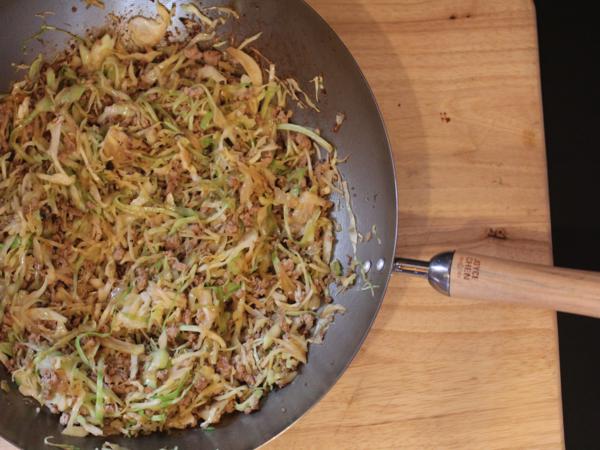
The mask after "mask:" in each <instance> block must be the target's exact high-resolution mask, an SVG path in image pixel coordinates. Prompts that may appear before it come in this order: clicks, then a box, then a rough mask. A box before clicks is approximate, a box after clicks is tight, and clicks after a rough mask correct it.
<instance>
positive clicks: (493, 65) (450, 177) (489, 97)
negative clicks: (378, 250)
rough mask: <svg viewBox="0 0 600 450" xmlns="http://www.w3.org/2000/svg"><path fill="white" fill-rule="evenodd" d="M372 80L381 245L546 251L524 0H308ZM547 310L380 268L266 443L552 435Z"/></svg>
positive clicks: (492, 444)
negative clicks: (387, 205)
mask: <svg viewBox="0 0 600 450" xmlns="http://www.w3.org/2000/svg"><path fill="white" fill-rule="evenodd" d="M309 3H310V4H311V5H312V6H313V7H314V8H315V9H316V10H317V11H318V12H319V13H320V14H321V15H322V16H323V17H324V18H325V19H326V20H327V22H329V24H330V25H331V26H332V27H333V28H334V29H335V31H336V32H337V33H338V34H339V35H340V36H341V38H342V39H343V40H344V42H345V43H346V44H347V45H348V47H349V48H350V51H351V52H352V54H353V55H354V56H355V58H356V59H357V61H358V63H359V65H360V66H361V68H362V69H363V71H364V72H365V75H366V77H367V79H368V80H369V83H370V84H371V86H372V88H373V90H374V91H375V96H376V97H377V100H378V102H379V105H380V107H381V109H382V110H383V115H384V117H385V121H386V124H387V128H388V132H389V134H390V138H391V141H392V146H393V149H394V155H395V160H396V171H397V175H398V196H399V207H400V216H399V241H398V248H397V254H399V255H400V254H402V255H404V256H407V257H425V258H429V257H430V256H431V255H433V254H434V253H435V252H438V251H442V250H448V249H453V248H456V247H459V248H470V249H476V250H477V251H480V252H486V253H490V254H497V255H502V256H507V257H511V258H514V259H520V260H524V261H535V262H538V263H547V264H550V263H551V261H552V259H551V258H552V256H551V244H550V222H549V214H548V192H547V182H546V156H545V148H544V135H543V121H542V113H541V101H540V82H539V73H538V70H539V69H538V50H537V34H536V23H535V11H534V6H533V2H532V1H530V0H503V1H494V0H487V1H483V0H481V1H477V0H446V1H441V0H310V1H309ZM560 398H561V397H560V379H559V365H558V350H557V332H556V315H555V314H554V313H553V312H550V311H539V310H530V309H524V308H518V307H512V306H503V305H493V304H486V303H479V302H467V301H459V300H454V299H452V300H451V299H448V298H445V297H443V296H441V295H439V294H437V293H436V292H434V291H433V290H432V289H430V288H429V287H428V286H427V285H426V284H425V283H424V282H422V281H421V280H412V279H408V278H405V277H403V276H400V275H396V276H393V278H392V281H391V284H390V288H389V290H388V293H387V296H386V298H385V301H384V304H383V307H382V310H381V312H380V313H379V316H378V318H377V321H376V322H375V325H374V328H373V330H372V331H371V333H370V335H369V337H368V338H367V341H366V343H365V345H364V347H363V348H362V349H361V351H360V353H359V355H358V356H357V358H356V359H355V360H354V362H353V363H352V366H351V367H350V369H349V370H348V371H347V372H346V374H345V375H344V376H343V377H342V378H341V380H340V381H339V382H338V383H337V385H336V386H335V387H334V388H333V389H332V391H331V392H330V393H329V394H328V395H327V396H326V397H325V398H324V400H322V401H321V402H320V403H319V404H318V405H317V406H316V407H315V408H314V409H313V410H312V411H311V412H309V413H308V414H307V415H306V416H305V417H304V418H303V419H301V420H300V421H299V422H298V423H297V424H296V425H294V426H293V427H292V428H291V429H290V430H288V431H287V432H286V433H284V434H283V435H282V436H280V437H279V438H277V439H275V440H274V441H273V442H272V443H271V444H270V445H268V446H267V447H266V448H268V449H269V450H274V449H307V448H314V449H318V448H319V449H321V448H327V449H330V448H339V449H354V448H356V449H359V448H360V449H363V448H364V449H367V448H368V449H371V448H375V449H383V448H390V449H392V448H394V449H398V448H406V449H420V448H427V449H450V448H451V449H468V448H472V449H486V450H487V449H495V448H562V447H563V446H564V445H563V433H562V417H561V415H562V413H561V400H560Z"/></svg>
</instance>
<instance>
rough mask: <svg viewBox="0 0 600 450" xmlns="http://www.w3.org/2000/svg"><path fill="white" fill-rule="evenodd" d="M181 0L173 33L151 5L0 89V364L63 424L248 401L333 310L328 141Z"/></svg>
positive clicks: (77, 428)
mask: <svg viewBox="0 0 600 450" xmlns="http://www.w3.org/2000/svg"><path fill="white" fill-rule="evenodd" d="M190 8H191V9H190V12H192V13H193V14H194V16H195V17H196V21H195V22H188V25H189V26H190V30H192V31H193V32H191V33H190V35H189V37H188V38H187V39H185V40H180V41H176V40H175V39H171V40H169V39H167V38H165V37H164V34H165V31H166V30H167V27H168V25H169V23H170V20H171V14H170V12H169V11H168V10H166V8H164V7H163V6H162V5H160V4H159V5H158V9H159V15H158V16H157V18H155V19H148V18H144V17H137V18H134V19H133V20H132V21H131V22H130V24H129V25H130V26H129V30H128V32H127V33H124V34H121V33H117V32H115V33H114V34H104V35H101V36H99V37H97V38H91V37H88V38H83V39H81V41H80V42H78V44H77V46H75V47H74V48H73V49H72V50H70V51H68V52H66V53H64V54H62V55H60V56H59V57H58V58H57V59H56V60H54V61H52V62H47V61H45V60H44V59H43V58H42V57H41V56H40V57H38V58H37V59H35V60H34V61H33V63H32V64H31V65H30V67H29V69H28V73H27V75H26V76H25V77H24V79H23V80H22V81H19V82H17V83H15V84H14V85H13V87H12V89H11V91H10V93H9V94H7V95H6V96H4V97H2V98H1V99H0V230H1V233H2V234H1V244H0V299H1V303H0V324H1V328H0V361H2V363H3V364H4V365H5V366H6V368H7V369H8V370H9V371H10V373H11V374H12V377H13V379H14V380H15V382H16V383H17V384H18V386H19V390H20V392H21V393H22V394H24V395H27V396H31V397H33V398H35V399H36V400H37V401H38V402H40V403H41V404H43V405H45V406H46V407H48V408H49V409H50V410H51V411H53V412H55V413H60V414H61V416H60V422H61V423H62V424H63V425H64V426H65V430H64V432H65V434H68V435H72V436H85V435H87V434H90V433H91V434H93V435H110V434H116V433H122V434H125V435H136V434H139V433H149V432H153V431H157V430H165V429H170V428H185V427H190V426H195V425H197V424H201V426H203V427H206V426H208V425H209V424H214V423H217V422H218V421H219V420H220V418H221V416H222V415H223V414H224V413H230V412H234V411H242V412H245V413H249V412H251V411H253V410H255V409H257V408H258V407H259V402H260V400H261V398H262V397H264V396H265V395H266V394H267V393H268V392H269V391H270V390H272V389H274V388H276V387H282V386H285V385H286V384H288V383H290V382H291V381H292V380H293V379H294V377H295V376H296V374H297V372H298V369H299V366H300V365H301V364H303V363H306V360H307V349H308V345H309V343H318V342H321V341H322V338H323V335H324V333H325V330H326V329H327V327H328V326H329V324H330V323H331V322H332V320H333V315H334V313H335V312H336V311H339V310H341V309H342V308H341V307H340V306H337V305H334V304H332V303H331V297H330V295H329V291H328V286H329V284H330V283H331V282H332V281H333V280H334V278H335V276H334V274H335V275H339V274H340V270H341V267H340V263H339V262H337V261H333V262H332V247H333V239H334V231H335V230H334V224H333V222H332V220H331V219H330V218H329V217H328V213H329V211H330V210H331V208H332V203H331V202H330V201H329V200H328V196H329V195H330V194H331V193H332V192H333V191H334V190H336V191H337V192H342V188H341V186H342V184H341V180H340V177H339V174H338V171H337V169H336V162H337V160H336V153H335V150H334V149H333V147H332V146H331V145H330V144H329V143H327V142H326V141H325V140H323V138H321V137H320V135H319V134H318V132H316V131H315V130H312V129H308V128H305V127H302V126H300V125H297V124H293V123H291V122H290V119H291V112H290V111H289V109H288V107H289V105H288V102H289V101H291V100H290V99H294V100H293V101H296V100H299V99H300V98H301V95H300V94H299V93H298V92H297V84H295V83H293V82H291V81H289V80H287V81H286V80H280V79H278V78H277V76H276V71H275V66H274V65H273V64H269V63H265V62H264V61H265V60H263V59H259V56H258V53H255V52H253V51H251V50H249V47H248V43H249V42H250V41H251V40H247V41H245V42H244V43H242V45H240V46H230V44H228V43H227V41H218V39H216V38H215V28H216V25H217V24H218V23H219V21H220V20H221V19H219V17H222V15H223V14H227V13H230V12H229V11H227V10H212V11H210V12H201V11H199V10H198V9H197V8H195V7H190ZM198 24H201V26H200V25H198ZM259 61H260V62H261V64H259Z"/></svg>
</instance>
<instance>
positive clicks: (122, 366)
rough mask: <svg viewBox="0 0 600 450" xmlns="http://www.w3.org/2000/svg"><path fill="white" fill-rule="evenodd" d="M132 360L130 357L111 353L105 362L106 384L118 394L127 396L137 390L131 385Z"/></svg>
mask: <svg viewBox="0 0 600 450" xmlns="http://www.w3.org/2000/svg"><path fill="white" fill-rule="evenodd" d="M130 362H131V360H130V359H129V356H128V355H124V354H122V353H111V354H110V355H109V356H108V357H107V358H106V360H105V364H106V373H105V377H104V379H105V382H106V384H108V385H109V386H110V388H111V389H112V390H113V391H114V392H115V393H116V394H126V393H127V392H132V391H135V390H136V388H135V387H134V386H131V385H130V383H129V367H130Z"/></svg>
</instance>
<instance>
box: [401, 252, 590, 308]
mask: <svg viewBox="0 0 600 450" xmlns="http://www.w3.org/2000/svg"><path fill="white" fill-rule="evenodd" d="M411 261H412V262H414V263H416V262H418V261H413V260H403V259H400V258H398V259H397V260H396V261H395V263H394V269H395V270H396V271H398V272H408V273H413V274H414V272H410V270H409V269H410V268H411ZM426 277H427V278H428V280H429V282H430V284H431V285H432V286H433V287H435V288H436V289H437V290H438V291H440V292H442V293H444V294H446V295H449V296H451V297H458V298H465V299H467V298H468V299H479V300H490V301H496V302H506V303H516V304H520V305H523V306H531V307H540V308H546V309H553V310H556V311H563V312H569V313H574V314H580V315H584V316H591V317H599V318H600V273H596V272H586V271H583V270H573V269H562V268H558V267H550V266H542V265H538V264H528V263H523V262H517V261H509V260H504V259H499V258H494V257H491V256H483V255H477V254H473V253H469V252H464V251H456V252H449V253H442V254H440V255H437V256H435V257H434V258H432V260H431V261H430V262H429V264H428V270H427V271H426Z"/></svg>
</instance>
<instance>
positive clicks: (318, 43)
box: [0, 0, 397, 450]
mask: <svg viewBox="0 0 600 450" xmlns="http://www.w3.org/2000/svg"><path fill="white" fill-rule="evenodd" d="M105 4H106V7H105V9H104V10H101V9H98V8H85V6H84V3H83V2H82V1H79V0H45V1H44V2H40V1H38V0H2V1H1V2H0V42H1V43H2V45H1V46H0V92H4V91H6V90H7V88H8V87H9V85H10V82H11V81H13V80H15V79H16V78H17V77H18V75H17V74H16V73H15V70H14V68H13V66H12V63H20V62H29V61H31V60H32V59H33V58H34V57H35V56H36V55H37V54H38V53H40V52H42V53H44V54H45V55H48V56H47V57H50V55H51V54H52V53H53V52H55V51H57V49H60V48H64V46H65V45H66V43H67V36H66V35H65V34H64V33H60V32H47V33H45V34H44V36H43V42H38V41H35V40H34V41H30V42H29V44H28V47H30V50H29V51H28V53H27V54H24V53H23V43H24V42H25V41H26V40H27V38H29V37H31V36H32V35H34V34H35V33H36V32H37V31H39V30H40V26H41V25H42V24H43V23H44V21H45V22H46V23H47V24H49V25H55V26H57V27H61V28H64V29H67V30H69V31H71V32H73V33H76V34H83V33H85V32H86V30H88V29H90V28H91V29H94V28H97V27H101V26H102V25H104V24H105V23H106V17H107V13H108V12H114V13H116V14H117V15H124V16H130V15H133V14H138V13H145V14H147V15H152V14H153V13H154V12H155V5H154V4H153V3H151V2H149V1H147V0H143V1H136V0H122V1H119V0H106V1H105ZM214 4H221V5H222V4H223V2H219V1H206V0H205V1H203V2H202V5H204V6H210V5H214ZM228 5H229V6H233V7H234V8H235V9H236V10H237V11H238V12H240V14H241V16H242V17H241V20H240V21H239V22H237V23H235V24H234V25H232V27H233V29H232V30H231V32H233V33H234V36H236V37H238V42H239V39H240V38H243V37H245V36H251V35H253V34H255V33H257V32H259V31H262V32H263V35H262V37H261V39H260V40H259V41H258V42H257V43H255V46H256V48H258V49H259V50H260V51H261V52H262V53H263V54H265V55H266V56H267V57H268V58H269V59H271V60H272V61H274V62H275V63H276V64H277V71H278V74H280V75H284V76H292V77H294V78H295V79H297V80H298V81H299V82H300V83H301V84H302V85H303V87H305V88H307V90H308V89H309V86H310V85H309V83H308V80H310V79H312V78H313V77H314V76H315V75H317V74H322V75H323V76H324V79H325V87H326V95H325V96H324V99H322V100H321V102H320V104H319V106H320V108H321V113H319V114H317V113H314V112H308V111H306V110H300V111H296V114H295V116H294V121H296V122H298V123H302V124H306V125H309V126H313V127H315V128H320V129H321V130H322V132H323V135H324V136H325V137H326V138H327V139H329V140H330V141H332V142H333V143H334V144H335V145H336V146H337V147H338V149H339V153H340V155H341V157H345V156H350V158H349V159H348V161H347V162H346V163H345V164H343V165H341V166H340V168H341V172H342V174H343V176H344V178H345V179H346V180H347V182H348V185H349V187H350V192H351V197H352V207H353V210H354V213H355V214H356V217H357V223H358V228H359V231H363V232H367V231H368V230H369V229H371V226H372V225H375V226H376V227H377V236H378V237H379V239H380V241H381V244H380V243H379V242H378V240H377V239H371V240H370V241H369V242H365V243H361V244H359V245H358V252H357V256H358V258H359V259H360V260H361V261H371V262H372V269H371V271H370V274H369V275H370V279H371V281H372V283H373V284H374V285H376V286H378V288H377V289H376V290H375V292H374V295H373V294H372V293H371V292H369V291H368V290H367V291H362V290H360V288H359V287H355V288H353V289H350V290H349V291H347V292H345V293H343V294H340V295H336V296H335V301H336V302H338V303H341V304H343V305H345V306H346V308H347V312H346V313H345V314H344V315H341V316H338V317H337V318H336V320H335V323H334V325H333V326H332V327H331V328H330V330H329V332H328V334H327V336H326V339H325V342H324V344H322V345H313V346H311V348H310V351H309V357H308V363H307V364H306V365H305V366H304V367H302V369H301V371H300V374H299V376H298V377H297V378H296V379H295V380H294V382H293V383H292V384H290V385H289V386H287V387H285V388H284V389H281V390H278V391H275V392H273V393H271V394H269V395H268V397H267V398H266V400H265V401H264V402H263V404H262V407H261V409H260V410H259V411H257V412H255V413H253V414H249V415H243V414H236V415H231V416H228V417H226V418H225V419H224V420H223V421H222V422H221V423H220V424H218V425H217V426H216V429H215V430H214V431H211V432H205V431H202V430H200V429H189V430H185V431H178V432H174V433H169V434H167V433H159V434H152V435H149V436H141V437H137V438H133V439H127V438H121V437H111V438H110V441H111V442H115V443H118V444H120V445H123V446H126V447H127V448H129V449H132V450H135V449H144V450H158V449H160V448H163V447H166V448H172V447H174V446H178V448H179V449H180V450H192V449H193V450H197V449H220V450H230V449H249V448H255V447H258V446H260V445H261V444H263V443H265V442H267V441H269V440H270V439H272V438H273V437H274V436H276V435H278V434H279V433H281V432H282V431H283V430H285V429H286V428H288V427H289V426H290V425H292V424H293V423H294V422H295V421H296V420H297V419H298V418H299V417H300V416H302V415H303V414H304V413H306V411H308V410H309V409H310V408H311V407H312V406H313V405H314V404H316V403H317V402H318V401H319V399H321V397H322V396H323V395H324V394H325V393H326V392H327V391H328V390H329V389H330V388H331V387H332V386H333V385H334V383H335V382H336V380H337V379H338V378H339V377H340V375H341V374H342V373H343V372H344V370H345V369H346V368H347V367H348V365H349V364H350V362H351V360H352V358H353V357H354V355H355V354H356V353H357V351H358V349H359V348H360V346H361V344H362V342H363V340H364V339H365V337H366V335H367V333H368V331H369V329H370V327H371V325H372V323H373V320H374V319H375V316H376V314H377V311H378V310H379V307H380V304H381V301H382V299H383V294H384V291H385V288H386V286H387V283H388V279H389V276H390V272H391V266H392V261H393V257H394V248H395V243H396V227H397V214H396V212H397V205H396V189H395V177H394V166H393V160H392V154H391V150H390V145H389V142H388V139H387V136H386V131H385V127H384V124H383V120H382V118H381V115H380V112H379V110H378V107H377V105H376V102H375V100H374V98H373V95H372V93H371V90H370V88H369V86H368V84H367V82H366V80H365V78H364V77H363V75H362V73H361V71H360V69H359V67H358V65H357V64H356V62H355V61H354V59H353V58H352V56H351V54H350V53H349V51H348V50H347V48H346V47H345V46H344V45H343V44H342V42H341V40H340V39H339V38H338V37H337V36H336V34H335V33H334V32H333V30H332V29H331V28H330V27H329V26H328V25H327V23H325V21H324V20H323V19H322V18H321V17H320V16H319V15H318V14H317V13H316V12H315V11H314V10H313V9H311V7H310V6H308V5H307V4H306V3H304V2H303V1H301V0H247V1H241V0H238V1H234V2H233V3H232V2H229V3H228ZM43 11H51V12H53V13H54V14H53V15H46V16H45V19H42V18H41V17H39V16H36V15H35V14H36V13H40V12H43ZM177 13H178V14H180V13H181V11H180V8H178V11H177ZM174 22H178V21H174ZM337 112H344V113H345V114H346V117H347V119H346V122H345V123H344V125H343V126H342V128H341V130H340V131H339V132H338V133H333V132H332V127H333V124H334V122H335V115H336V113H337ZM333 200H334V202H335V203H336V207H335V211H334V216H335V217H336V220H338V222H339V223H340V224H341V227H342V230H341V231H340V232H338V233H337V236H336V239H337V243H336V250H335V251H336V257H338V258H341V259H342V258H345V256H346V255H348V254H351V242H350V240H349V234H348V232H347V229H348V228H347V226H348V219H347V215H346V210H345V208H344V204H343V202H342V201H340V199H339V198H334V199H333ZM0 201H1V199H0ZM380 260H382V261H383V262H384V264H383V267H382V268H381V270H377V268H376V266H377V264H376V262H378V261H380ZM0 301H1V299H0ZM3 370H4V369H2V371H3ZM0 375H1V376H2V377H4V378H6V376H7V374H6V372H2V373H1V374H0ZM0 405H1V406H0V435H1V436H2V437H4V438H5V439H7V440H8V441H10V442H12V443H13V444H15V445H16V446H18V447H21V448H24V449H35V450H38V449H43V448H44V444H43V440H44V437H45V436H55V438H58V439H56V440H59V441H61V442H64V443H69V444H73V445H76V446H77V447H79V448H82V449H94V448H97V447H101V445H102V443H103V442H104V441H106V440H107V439H106V438H94V437H86V438H68V437H63V436H61V427H60V426H59V423H58V416H56V415H52V414H50V413H49V412H48V411H47V410H46V409H45V408H42V409H41V410H38V409H37V405H36V404H35V403H34V402H33V401H32V400H30V399H25V398H24V397H23V396H21V395H20V394H19V393H18V391H17V390H16V388H15V387H14V385H12V387H11V390H10V392H9V393H5V392H2V391H0Z"/></svg>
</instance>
